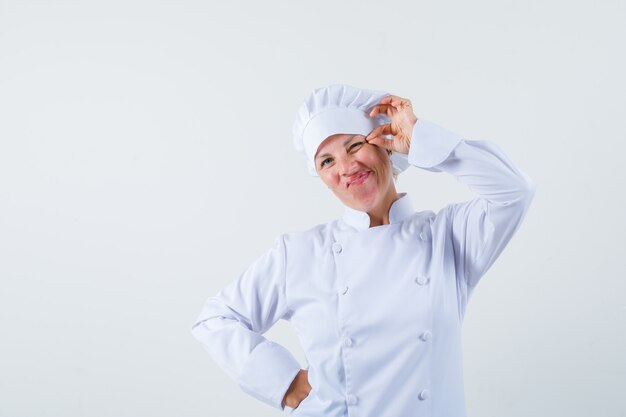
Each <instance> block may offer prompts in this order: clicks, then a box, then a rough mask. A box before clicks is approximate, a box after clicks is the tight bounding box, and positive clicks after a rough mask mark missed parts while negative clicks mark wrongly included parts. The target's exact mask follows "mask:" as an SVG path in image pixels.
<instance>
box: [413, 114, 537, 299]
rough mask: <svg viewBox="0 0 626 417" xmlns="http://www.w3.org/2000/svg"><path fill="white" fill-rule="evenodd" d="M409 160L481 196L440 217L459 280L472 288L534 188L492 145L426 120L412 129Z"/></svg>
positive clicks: (510, 231) (522, 212)
mask: <svg viewBox="0 0 626 417" xmlns="http://www.w3.org/2000/svg"><path fill="white" fill-rule="evenodd" d="M408 161H409V162H410V163H411V164H412V165H414V166H417V167H420V168H423V169H427V170H429V171H434V172H440V171H443V172H446V173H448V174H452V175H454V176H455V177H456V179H457V180H458V181H459V182H461V183H463V184H465V185H467V186H468V187H469V189H470V190H472V191H473V192H475V193H476V194H477V196H476V197H475V198H473V199H472V200H469V201H466V202H462V203H455V204H450V205H448V206H446V207H445V208H444V209H443V210H442V211H441V212H440V213H439V215H438V217H439V216H445V217H444V218H443V219H438V220H439V221H441V220H443V221H445V223H446V225H449V229H450V230H449V234H450V237H451V239H452V244H453V247H454V257H455V265H456V269H457V278H459V279H460V280H462V281H463V282H464V283H465V285H467V288H468V290H471V289H472V288H473V287H474V286H475V285H476V284H477V283H478V281H479V279H480V278H481V277H482V276H483V275H484V274H485V272H487V270H488V269H489V267H491V265H492V264H493V263H494V261H495V260H496V259H497V258H498V256H499V255H500V253H501V252H502V250H503V249H504V247H505V246H506V245H507V243H508V242H509V240H510V239H511V238H512V237H513V234H514V233H515V232H516V230H517V229H518V228H519V225H520V224H521V222H522V220H523V219H524V216H525V215H526V212H527V211H528V208H529V206H530V203H531V202H532V200H533V197H534V194H535V185H534V183H533V182H532V180H531V179H530V178H529V177H528V175H526V174H525V173H524V172H522V171H521V170H520V169H519V168H517V167H516V166H515V165H514V164H513V162H512V161H511V160H510V159H509V158H508V157H507V156H506V155H505V154H504V152H502V150H501V149H500V148H498V147H497V146H496V145H495V144H494V143H492V142H490V141H484V140H464V139H462V138H461V137H460V136H459V135H456V134H454V133H452V132H450V131H448V130H446V129H443V128H441V127H439V126H437V125H436V124H434V123H431V122H427V121H422V120H420V121H418V122H417V123H416V125H415V127H414V129H413V133H412V140H411V149H410V150H409V154H408Z"/></svg>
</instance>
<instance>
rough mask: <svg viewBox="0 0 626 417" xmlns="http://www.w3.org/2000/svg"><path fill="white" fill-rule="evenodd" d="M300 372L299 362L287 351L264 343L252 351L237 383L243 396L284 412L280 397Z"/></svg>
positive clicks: (268, 342) (281, 347)
mask: <svg viewBox="0 0 626 417" xmlns="http://www.w3.org/2000/svg"><path fill="white" fill-rule="evenodd" d="M300 369H301V368H300V363H299V362H298V361H297V360H296V359H295V358H294V357H293V355H292V354H291V353H290V352H289V351H288V350H287V349H285V348H284V347H283V346H281V345H279V344H278V343H274V342H271V341H269V340H268V341H264V342H262V343H259V344H258V345H257V346H256V347H255V348H254V350H253V351H252V353H251V354H250V356H249V357H248V359H247V361H246V364H245V365H244V367H243V370H242V372H241V375H240V376H239V380H238V383H239V386H240V387H241V389H242V390H243V391H244V392H245V393H247V394H249V395H251V396H253V397H254V398H256V399H258V400H260V401H263V402H265V403H266V404H269V405H271V406H272V407H274V408H278V409H279V410H284V409H285V406H284V405H283V398H284V397H285V393H286V392H287V390H288V389H289V386H290V385H291V383H292V382H293V380H294V378H295V377H296V375H297V374H298V372H299V371H300Z"/></svg>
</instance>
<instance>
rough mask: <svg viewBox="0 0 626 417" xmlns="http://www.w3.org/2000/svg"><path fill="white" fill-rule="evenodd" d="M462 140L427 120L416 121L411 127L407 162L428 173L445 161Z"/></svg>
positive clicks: (436, 170)
mask: <svg viewBox="0 0 626 417" xmlns="http://www.w3.org/2000/svg"><path fill="white" fill-rule="evenodd" d="M462 140H463V138H462V137H461V136H459V135H457V134H456V133H453V132H450V131H449V130H447V129H444V128H443V127H441V126H439V125H436V124H435V123H432V122H429V121H427V120H418V121H417V123H415V126H413V134H412V135H411V147H410V148H409V154H408V161H409V163H411V165H415V166H417V167H419V168H424V169H426V170H428V171H434V172H441V170H440V169H437V168H434V167H435V166H436V165H439V164H440V163H442V162H443V161H445V160H446V159H447V158H448V156H449V155H450V154H451V153H452V151H453V150H454V148H456V147H457V145H458V144H459V143H461V141H462Z"/></svg>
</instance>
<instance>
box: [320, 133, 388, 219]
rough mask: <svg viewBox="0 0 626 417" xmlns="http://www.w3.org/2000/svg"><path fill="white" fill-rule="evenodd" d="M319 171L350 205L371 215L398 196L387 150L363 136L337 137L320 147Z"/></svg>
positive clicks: (334, 190)
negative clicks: (368, 141)
mask: <svg viewBox="0 0 626 417" xmlns="http://www.w3.org/2000/svg"><path fill="white" fill-rule="evenodd" d="M315 169H316V171H317V174H318V175H319V176H320V178H321V179H322V181H323V182H324V183H325V184H326V185H327V186H328V188H330V189H331V190H332V192H333V193H334V194H335V195H336V196H337V197H338V198H339V199H340V200H341V201H342V202H343V203H344V204H345V205H347V206H349V207H352V208H353V209H356V210H361V211H365V212H370V211H372V210H373V209H375V208H376V207H378V206H379V205H381V204H384V202H385V201H386V198H387V197H388V196H389V194H390V193H393V195H395V185H394V183H393V175H392V172H393V171H392V168H391V160H390V158H389V155H388V154H387V151H386V150H384V149H382V148H381V147H379V146H376V145H370V144H369V143H367V142H366V141H365V136H363V135H350V134H337V135H332V136H329V137H327V138H326V139H325V140H324V141H323V142H322V143H321V144H320V146H319V147H318V148H317V154H316V155H315Z"/></svg>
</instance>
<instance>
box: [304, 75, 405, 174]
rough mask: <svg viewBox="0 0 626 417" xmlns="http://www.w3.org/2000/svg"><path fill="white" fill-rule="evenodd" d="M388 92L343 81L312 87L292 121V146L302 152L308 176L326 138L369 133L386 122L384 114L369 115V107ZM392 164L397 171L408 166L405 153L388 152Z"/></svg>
mask: <svg viewBox="0 0 626 417" xmlns="http://www.w3.org/2000/svg"><path fill="white" fill-rule="evenodd" d="M388 95H389V93H385V92H382V91H373V90H363V89H361V88H356V87H352V86H349V85H345V84H334V85H329V86H326V87H322V88H318V89H315V90H313V92H312V93H311V94H310V95H309V97H307V98H306V100H304V102H303V103H302V104H301V105H300V109H299V110H298V114H297V116H296V120H295V122H294V124H293V136H294V138H293V139H294V146H295V148H296V149H297V150H298V151H299V152H302V153H304V156H305V157H306V159H307V165H308V168H309V173H310V174H311V175H313V176H317V172H316V171H315V154H316V153H317V148H318V147H319V145H320V144H321V143H322V142H323V141H324V140H325V139H326V138H327V137H329V136H332V135H335V134H339V133H344V134H360V135H368V134H369V133H370V132H371V131H372V130H373V129H374V128H375V127H376V126H379V125H382V124H386V123H389V118H388V117H387V116H386V115H378V116H376V117H375V118H372V117H370V116H369V113H370V111H371V109H372V107H373V106H374V105H376V104H378V102H379V101H380V100H381V99H382V98H384V97H386V96H388ZM391 163H392V168H393V171H394V172H395V173H398V174H399V173H400V172H402V171H404V170H405V169H406V168H407V167H408V166H409V163H408V160H407V157H406V155H404V154H401V153H398V152H394V153H393V154H392V155H391Z"/></svg>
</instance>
